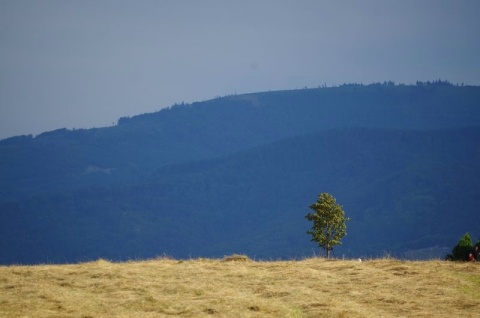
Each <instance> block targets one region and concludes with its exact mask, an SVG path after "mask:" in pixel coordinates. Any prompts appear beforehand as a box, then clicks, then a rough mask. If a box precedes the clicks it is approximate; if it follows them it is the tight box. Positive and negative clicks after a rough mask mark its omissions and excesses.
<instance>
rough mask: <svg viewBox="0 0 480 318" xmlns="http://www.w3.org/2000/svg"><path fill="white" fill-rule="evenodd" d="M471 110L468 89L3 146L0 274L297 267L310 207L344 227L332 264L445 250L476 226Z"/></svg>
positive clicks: (206, 106)
mask: <svg viewBox="0 0 480 318" xmlns="http://www.w3.org/2000/svg"><path fill="white" fill-rule="evenodd" d="M479 101H480V88H479V87H459V86H453V85H444V83H436V84H430V85H423V84H422V85H416V86H402V85H369V86H362V85H347V86H343V87H338V88H334V89H333V88H332V89H330V88H329V89H326V88H319V89H307V90H298V91H297V90H295V91H281V92H271V93H256V94H248V95H238V96H228V97H224V98H217V99H214V100H210V101H206V102H199V103H193V104H191V105H177V106H174V107H171V108H170V109H168V110H161V111H159V112H157V113H154V114H144V115H139V116H135V117H132V118H123V119H120V120H119V123H118V125H117V126H115V127H108V128H101V129H100V128H98V129H92V130H75V131H69V130H66V129H60V130H57V131H53V132H48V133H45V134H41V135H39V136H37V137H35V138H33V137H17V138H13V139H8V140H3V141H0V176H1V178H0V180H2V181H0V217H1V218H2V222H0V224H2V229H1V231H0V233H2V238H1V240H0V242H2V246H1V249H0V250H1V251H2V252H0V262H4V263H11V262H13V263H15V262H25V263H38V262H45V261H48V260H50V261H53V262H62V261H78V260H85V259H87V260H88V259H95V258H100V257H104V258H110V259H118V260H124V259H129V258H132V257H133V258H135V257H140V258H148V257H153V256H155V255H161V254H170V255H172V256H174V257H189V256H222V255H225V254H231V253H248V254H249V255H252V256H253V255H256V256H258V257H262V258H289V257H297V256H298V257H302V256H305V255H311V254H312V251H313V250H316V249H317V248H316V247H315V246H314V245H313V244H312V243H309V242H308V237H307V235H306V234H305V231H306V230H307V229H308V223H307V222H306V221H305V220H304V214H306V213H307V212H308V211H307V210H306V209H305V208H307V209H308V205H309V204H310V203H311V202H313V201H314V200H315V197H316V195H317V194H318V193H320V192H331V193H332V194H333V195H334V196H335V197H336V198H337V200H338V202H339V203H340V204H342V205H344V206H345V210H346V213H347V216H349V213H350V214H351V217H352V221H351V222H349V225H348V227H347V232H349V235H347V237H346V238H345V242H344V246H341V247H339V251H338V252H339V253H344V254H345V255H347V256H352V257H353V256H375V255H379V254H382V253H384V252H385V251H389V252H391V253H393V254H395V255H400V256H401V255H404V253H406V252H407V251H408V250H414V249H422V248H427V247H430V246H436V245H439V246H445V245H447V246H448V245H451V246H453V245H454V244H455V243H456V242H455V240H456V239H457V238H458V236H459V235H461V234H463V233H462V232H464V231H465V230H466V229H468V230H470V231H472V234H473V233H475V231H478V228H477V229H476V228H475V227H474V226H473V225H472V224H479V223H480V220H479V219H478V218H479V217H478V216H477V215H476V214H475V210H476V208H475V207H477V206H478V205H479V204H480V202H478V199H477V198H476V193H478V189H480V185H479V183H478V181H476V180H480V178H479V177H480V173H479V171H480V167H479V165H478V163H479V162H480V145H479V140H480V136H479V131H478V129H479V128H478V127H479V123H480V104H479ZM432 109H434V110H435V112H434V113H431V110H432ZM455 196H456V197H455ZM458 201H460V203H458ZM455 204H457V206H455ZM457 208H458V211H457ZM227 211H228V212H227ZM452 211H455V212H452ZM466 220H468V221H466ZM471 221H473V222H471ZM396 224H397V225H398V226H396ZM422 229H423V230H422ZM15 231H17V232H15ZM423 231H425V233H423ZM389 236H390V238H389ZM474 236H475V234H474Z"/></svg>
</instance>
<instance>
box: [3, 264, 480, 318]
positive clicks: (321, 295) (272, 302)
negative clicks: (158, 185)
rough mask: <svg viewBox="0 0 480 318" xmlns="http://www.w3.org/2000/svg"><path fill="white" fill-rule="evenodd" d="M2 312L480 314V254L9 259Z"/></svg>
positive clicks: (26, 314) (109, 314)
mask: <svg viewBox="0 0 480 318" xmlns="http://www.w3.org/2000/svg"><path fill="white" fill-rule="evenodd" d="M0 316H1V317H172V316H180V317H480V263H454V262H445V261H426V262H411V261H399V260H393V259H380V260H369V261H363V262H359V261H352V260H336V261H334V260H325V259H321V258H311V259H305V260H297V261H293V260H292V261H270V262H263V261H251V260H249V259H247V258H245V257H240V256H238V257H234V256H231V257H226V258H224V259H192V260H185V261H179V260H173V259H166V258H165V259H156V260H148V261H134V262H133V261H132V262H126V263H112V262H108V261H105V260H98V261H96V262H90V263H82V264H74V265H39V266H0Z"/></svg>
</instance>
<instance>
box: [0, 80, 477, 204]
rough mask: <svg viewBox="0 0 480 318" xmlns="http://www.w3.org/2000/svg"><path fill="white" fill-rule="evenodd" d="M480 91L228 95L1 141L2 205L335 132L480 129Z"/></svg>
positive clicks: (372, 88)
mask: <svg viewBox="0 0 480 318" xmlns="http://www.w3.org/2000/svg"><path fill="white" fill-rule="evenodd" d="M479 123H480V87H470V86H462V87H459V86H453V85H449V84H448V83H445V82H438V83H433V84H428V85H427V84H423V83H422V84H419V85H416V86H406V85H396V86H395V85H390V84H373V85H367V86H364V85H344V86H341V87H333V88H318V89H305V90H292V91H280V92H267V93H256V94H246V95H237V96H228V97H223V98H216V99H213V100H209V101H205V102H198V103H193V104H188V105H176V106H172V107H171V108H169V109H165V110H162V111H159V112H157V113H153V114H144V115H139V116H135V117H132V118H122V119H120V120H119V124H118V125H117V126H115V127H108V128H99V129H88V130H74V131H70V130H66V129H59V130H56V131H52V132H47V133H43V134H41V135H39V136H37V137H35V138H33V137H31V136H23V137H14V138H9V139H6V140H2V141H0V201H2V200H3V201H8V200H11V199H19V198H26V197H28V196H30V195H32V194H40V193H44V192H46V191H47V192H48V191H49V192H56V191H63V190H74V189H79V188H83V187H90V186H115V185H119V184H124V185H129V184H131V183H135V182H139V181H140V180H142V179H143V178H145V177H148V176H149V175H150V174H151V173H152V172H153V171H154V170H155V169H158V168H161V167H163V166H166V165H171V164H179V163H188V162H192V161H198V160H203V159H209V158H214V157H218V156H223V155H227V154H229V153H234V152H237V151H240V150H244V149H248V148H251V147H255V146H261V145H265V144H268V143H271V142H274V141H277V140H281V139H283V138H288V137H292V136H296V135H302V134H305V133H312V132H316V131H322V130H328V129H336V128H352V127H365V128H386V129H421V130H425V129H444V128H459V127H469V126H478V125H479Z"/></svg>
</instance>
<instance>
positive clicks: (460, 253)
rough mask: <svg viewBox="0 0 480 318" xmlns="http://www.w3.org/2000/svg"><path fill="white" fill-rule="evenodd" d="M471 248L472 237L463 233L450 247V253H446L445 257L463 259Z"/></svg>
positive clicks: (455, 259) (465, 258) (456, 259)
mask: <svg viewBox="0 0 480 318" xmlns="http://www.w3.org/2000/svg"><path fill="white" fill-rule="evenodd" d="M479 241H480V240H479ZM472 248H473V241H472V238H471V237H470V234H468V233H465V235H464V236H463V237H461V238H460V240H459V241H458V244H457V245H455V247H454V248H453V249H452V254H451V255H448V256H447V258H448V259H451V260H454V261H465V260H467V256H468V253H469V252H470V251H471V250H472Z"/></svg>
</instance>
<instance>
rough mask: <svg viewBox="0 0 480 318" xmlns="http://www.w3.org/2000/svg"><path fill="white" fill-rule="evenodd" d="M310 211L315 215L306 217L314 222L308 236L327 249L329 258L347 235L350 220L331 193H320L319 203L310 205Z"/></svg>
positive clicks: (310, 214) (309, 214)
mask: <svg viewBox="0 0 480 318" xmlns="http://www.w3.org/2000/svg"><path fill="white" fill-rule="evenodd" d="M310 209H312V210H313V211H314V213H308V214H307V215H306V216H305V217H306V219H307V220H309V221H311V222H313V225H312V229H311V230H309V231H307V234H310V235H311V236H312V241H314V242H317V243H318V245H319V246H320V247H322V248H323V249H325V251H326V254H327V258H329V256H330V250H332V249H333V247H334V246H336V245H340V244H341V239H342V238H343V237H344V236H345V235H347V225H346V222H347V221H348V220H349V218H347V217H345V213H344V212H343V209H342V207H341V206H340V205H339V204H337V202H336V200H335V198H334V197H333V196H332V195H331V194H329V193H320V194H319V195H318V199H317V201H316V202H315V203H313V204H312V205H310Z"/></svg>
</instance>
